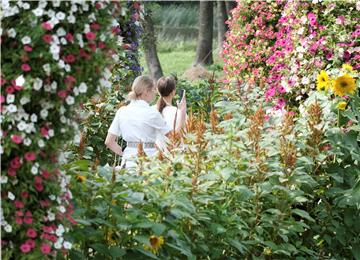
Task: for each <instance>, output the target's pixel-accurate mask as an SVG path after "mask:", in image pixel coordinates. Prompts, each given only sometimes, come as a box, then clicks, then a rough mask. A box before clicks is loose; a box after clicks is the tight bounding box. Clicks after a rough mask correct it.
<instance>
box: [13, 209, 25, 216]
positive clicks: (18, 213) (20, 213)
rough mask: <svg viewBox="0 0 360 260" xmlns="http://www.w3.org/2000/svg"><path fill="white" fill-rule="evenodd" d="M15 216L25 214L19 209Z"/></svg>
mask: <svg viewBox="0 0 360 260" xmlns="http://www.w3.org/2000/svg"><path fill="white" fill-rule="evenodd" d="M15 216H17V217H22V216H24V213H23V212H22V211H19V210H18V211H16V212H15Z"/></svg>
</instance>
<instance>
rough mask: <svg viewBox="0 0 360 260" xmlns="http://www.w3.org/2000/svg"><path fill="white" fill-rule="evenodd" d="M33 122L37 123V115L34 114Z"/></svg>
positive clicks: (31, 118)
mask: <svg viewBox="0 0 360 260" xmlns="http://www.w3.org/2000/svg"><path fill="white" fill-rule="evenodd" d="M30 120H31V122H37V115H36V114H32V115H31V117H30Z"/></svg>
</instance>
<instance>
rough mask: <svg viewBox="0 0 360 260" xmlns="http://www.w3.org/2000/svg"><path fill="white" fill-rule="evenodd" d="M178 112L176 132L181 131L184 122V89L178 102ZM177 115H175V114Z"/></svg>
mask: <svg viewBox="0 0 360 260" xmlns="http://www.w3.org/2000/svg"><path fill="white" fill-rule="evenodd" d="M178 113H179V123H178V124H177V127H176V129H175V131H176V132H178V133H179V132H181V130H182V129H184V127H185V123H186V97H185V91H184V94H183V96H182V99H181V101H180V103H179V104H178ZM176 116H177V115H176Z"/></svg>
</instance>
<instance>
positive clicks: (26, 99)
mask: <svg viewBox="0 0 360 260" xmlns="http://www.w3.org/2000/svg"><path fill="white" fill-rule="evenodd" d="M29 102H30V98H28V97H26V96H24V97H22V98H21V99H20V104H21V105H25V104H27V103H29Z"/></svg>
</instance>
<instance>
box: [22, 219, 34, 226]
mask: <svg viewBox="0 0 360 260" xmlns="http://www.w3.org/2000/svg"><path fill="white" fill-rule="evenodd" d="M32 222H33V219H32V218H28V217H25V218H24V223H25V224H27V225H31V224H32Z"/></svg>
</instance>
